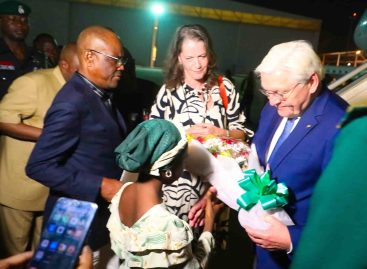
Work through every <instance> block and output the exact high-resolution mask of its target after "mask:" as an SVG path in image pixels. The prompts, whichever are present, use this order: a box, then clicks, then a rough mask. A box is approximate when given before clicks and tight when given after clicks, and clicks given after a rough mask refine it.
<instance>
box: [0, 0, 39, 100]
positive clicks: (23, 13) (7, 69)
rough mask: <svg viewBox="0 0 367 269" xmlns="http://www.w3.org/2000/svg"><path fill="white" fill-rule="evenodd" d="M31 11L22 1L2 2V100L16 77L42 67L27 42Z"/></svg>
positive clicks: (0, 10)
mask: <svg viewBox="0 0 367 269" xmlns="http://www.w3.org/2000/svg"><path fill="white" fill-rule="evenodd" d="M30 13H31V9H30V7H29V6H27V5H26V4H24V3H22V2H19V1H15V0H7V1H3V2H1V3H0V31H1V35H2V38H0V100H1V99H2V97H3V96H4V95H5V94H6V92H7V90H8V87H9V85H10V84H11V82H12V81H13V80H14V79H16V78H17V77H19V76H21V75H23V74H25V73H28V72H30V71H33V70H35V69H38V68H41V65H40V61H39V60H37V57H36V56H35V55H32V53H31V49H30V48H29V47H27V45H26V43H25V39H26V37H27V35H28V32H29V25H28V15H29V14H30Z"/></svg>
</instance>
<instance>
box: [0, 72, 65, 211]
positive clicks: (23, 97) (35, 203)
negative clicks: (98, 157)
mask: <svg viewBox="0 0 367 269" xmlns="http://www.w3.org/2000/svg"><path fill="white" fill-rule="evenodd" d="M64 84H65V79H64V78H63V76H62V74H61V71H60V69H59V67H55V68H52V69H43V70H37V71H35V72H32V73H28V74H26V75H23V76H21V77H19V78H18V79H16V80H15V81H14V82H13V84H11V86H10V88H9V91H8V93H7V94H6V95H5V96H4V98H3V99H2V100H1V102H0V122H3V123H15V124H17V123H24V124H27V125H30V126H34V127H38V128H42V127H43V119H44V117H45V115H46V112H47V110H48V108H49V107H50V105H51V103H52V100H53V99H54V97H55V95H56V93H57V92H58V91H59V90H60V89H61V87H62V86H63V85H64ZM34 145H35V143H34V142H28V141H22V140H19V139H14V138H11V137H9V136H6V135H2V136H0V186H1V188H0V204H3V205H5V206H8V207H11V208H15V209H19V210H27V211H42V210H43V209H44V205H45V201H46V198H47V196H48V188H46V187H45V186H43V185H41V184H40V183H38V182H36V181H34V180H32V179H30V178H28V177H27V176H26V174H25V166H26V164H27V161H28V158H29V155H30V154H31V151H32V149H33V147H34Z"/></svg>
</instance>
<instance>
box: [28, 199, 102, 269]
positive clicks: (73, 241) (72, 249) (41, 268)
mask: <svg viewBox="0 0 367 269" xmlns="http://www.w3.org/2000/svg"><path fill="white" fill-rule="evenodd" d="M97 207H98V206H97V205H96V204H95V203H91V202H86V201H79V200H75V199H69V198H64V197H62V198H59V199H58V200H57V203H56V204H55V206H54V208H53V210H52V213H51V216H50V218H49V219H48V221H47V223H46V224H45V226H44V228H43V231H42V235H41V239H40V242H39V244H38V247H37V249H36V250H35V252H34V255H33V257H32V260H31V261H30V263H29V264H28V267H27V268H28V269H51V268H52V269H58V268H60V269H69V268H70V269H71V268H74V265H75V262H76V261H77V259H78V257H79V254H80V251H81V248H82V246H83V242H84V240H85V238H86V236H87V234H88V230H89V227H90V225H91V223H92V220H93V217H94V215H95V213H96V211H97Z"/></svg>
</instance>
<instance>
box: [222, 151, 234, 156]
mask: <svg viewBox="0 0 367 269" xmlns="http://www.w3.org/2000/svg"><path fill="white" fill-rule="evenodd" d="M220 155H222V156H225V157H232V156H231V153H230V152H229V151H222V152H221V153H220Z"/></svg>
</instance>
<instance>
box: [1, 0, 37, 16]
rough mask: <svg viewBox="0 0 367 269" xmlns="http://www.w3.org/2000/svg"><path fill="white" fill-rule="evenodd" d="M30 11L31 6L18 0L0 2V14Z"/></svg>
mask: <svg viewBox="0 0 367 269" xmlns="http://www.w3.org/2000/svg"><path fill="white" fill-rule="evenodd" d="M30 13H31V8H30V7H29V6H27V5H26V4H24V3H22V2H20V1H13V0H8V1H4V2H1V3H0V15H25V16H28V15H29V14H30Z"/></svg>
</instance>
